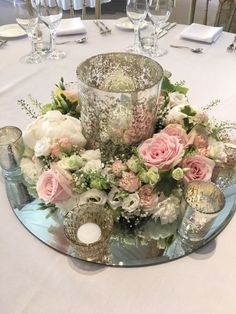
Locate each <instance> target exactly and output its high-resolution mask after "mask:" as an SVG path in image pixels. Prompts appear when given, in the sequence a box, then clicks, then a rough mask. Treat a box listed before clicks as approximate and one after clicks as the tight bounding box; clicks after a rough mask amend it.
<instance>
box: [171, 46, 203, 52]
mask: <svg viewBox="0 0 236 314" xmlns="http://www.w3.org/2000/svg"><path fill="white" fill-rule="evenodd" d="M170 47H172V48H184V49H189V50H191V51H192V52H194V53H202V52H203V49H202V48H190V47H187V46H176V45H170Z"/></svg>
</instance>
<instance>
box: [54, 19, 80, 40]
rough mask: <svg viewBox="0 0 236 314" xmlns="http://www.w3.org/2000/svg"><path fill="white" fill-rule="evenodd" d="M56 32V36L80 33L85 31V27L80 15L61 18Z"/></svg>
mask: <svg viewBox="0 0 236 314" xmlns="http://www.w3.org/2000/svg"><path fill="white" fill-rule="evenodd" d="M56 32H57V35H58V36H62V35H73V34H82V33H86V28H85V25H84V23H83V22H82V21H81V19H80V17H74V18H71V19H63V20H61V23H60V25H59V26H58V28H57V31H56Z"/></svg>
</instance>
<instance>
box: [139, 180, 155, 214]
mask: <svg viewBox="0 0 236 314" xmlns="http://www.w3.org/2000/svg"><path fill="white" fill-rule="evenodd" d="M138 194H139V198H140V206H141V207H142V208H143V209H144V210H145V211H152V210H153V209H154V207H155V205H156V204H157V203H158V196H157V194H156V193H154V192H153V188H152V187H151V186H150V185H148V184H146V185H144V186H142V187H141V188H140V189H139V192H138Z"/></svg>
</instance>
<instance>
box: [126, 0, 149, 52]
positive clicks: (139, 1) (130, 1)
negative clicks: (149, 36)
mask: <svg viewBox="0 0 236 314" xmlns="http://www.w3.org/2000/svg"><path fill="white" fill-rule="evenodd" d="M126 14H127V16H128V18H129V20H130V21H131V23H132V24H133V25H134V44H133V46H131V47H129V48H128V49H127V50H128V51H131V52H140V51H141V45H140V41H139V27H140V24H141V23H142V22H143V21H144V20H145V18H146V16H147V0H127V5H126Z"/></svg>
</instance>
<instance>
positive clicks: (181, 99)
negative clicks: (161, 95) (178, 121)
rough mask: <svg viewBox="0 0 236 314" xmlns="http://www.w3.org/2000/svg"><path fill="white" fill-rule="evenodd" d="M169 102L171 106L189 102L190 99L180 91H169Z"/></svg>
mask: <svg viewBox="0 0 236 314" xmlns="http://www.w3.org/2000/svg"><path fill="white" fill-rule="evenodd" d="M168 96H169V104H170V106H171V107H174V106H178V105H182V104H188V99H187V97H186V96H185V95H184V94H181V93H179V92H174V93H169V94H168Z"/></svg>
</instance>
